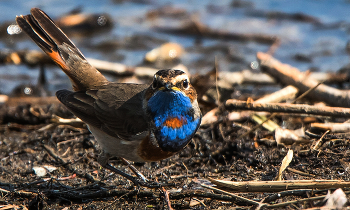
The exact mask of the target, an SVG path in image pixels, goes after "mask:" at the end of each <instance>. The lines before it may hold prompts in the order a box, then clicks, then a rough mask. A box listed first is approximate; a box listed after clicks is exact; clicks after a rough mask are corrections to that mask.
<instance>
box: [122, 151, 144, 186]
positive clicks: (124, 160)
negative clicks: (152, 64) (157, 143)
mask: <svg viewBox="0 0 350 210" xmlns="http://www.w3.org/2000/svg"><path fill="white" fill-rule="evenodd" d="M120 159H121V160H122V161H123V162H124V164H126V165H127V166H128V167H129V168H130V170H132V172H134V174H135V175H136V176H137V177H139V179H141V180H142V181H144V182H148V179H147V178H146V177H145V176H144V175H143V174H142V173H141V172H140V171H139V170H137V169H136V168H135V166H134V165H132V164H130V162H129V161H128V160H126V159H125V158H122V157H120Z"/></svg>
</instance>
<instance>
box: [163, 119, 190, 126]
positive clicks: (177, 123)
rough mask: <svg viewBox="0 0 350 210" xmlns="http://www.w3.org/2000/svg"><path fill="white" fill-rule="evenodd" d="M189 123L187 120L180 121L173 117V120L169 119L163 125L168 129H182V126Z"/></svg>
mask: <svg viewBox="0 0 350 210" xmlns="http://www.w3.org/2000/svg"><path fill="white" fill-rule="evenodd" d="M186 123H187V120H186V119H184V118H182V117H181V119H179V118H177V117H173V118H171V117H170V118H168V119H167V120H166V121H165V122H164V123H163V125H164V126H167V127H171V128H180V127H181V126H183V125H185V124H186Z"/></svg>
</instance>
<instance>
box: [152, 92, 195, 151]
mask: <svg viewBox="0 0 350 210" xmlns="http://www.w3.org/2000/svg"><path fill="white" fill-rule="evenodd" d="M147 111H148V112H149V113H150V114H151V117H152V118H153V122H154V125H155V127H156V128H155V130H154V134H155V137H156V139H157V141H158V144H159V146H160V148H162V149H163V150H164V151H170V152H176V151H179V150H180V149H182V148H183V147H184V146H186V144H187V143H188V142H189V140H191V138H192V136H193V135H194V134H195V132H196V130H197V128H198V126H199V124H200V118H198V119H195V118H194V110H193V108H192V104H191V101H190V99H189V98H188V97H187V96H185V95H184V94H183V93H181V92H180V91H158V92H157V93H155V94H154V95H153V96H152V97H151V98H150V99H149V101H148V106H147Z"/></svg>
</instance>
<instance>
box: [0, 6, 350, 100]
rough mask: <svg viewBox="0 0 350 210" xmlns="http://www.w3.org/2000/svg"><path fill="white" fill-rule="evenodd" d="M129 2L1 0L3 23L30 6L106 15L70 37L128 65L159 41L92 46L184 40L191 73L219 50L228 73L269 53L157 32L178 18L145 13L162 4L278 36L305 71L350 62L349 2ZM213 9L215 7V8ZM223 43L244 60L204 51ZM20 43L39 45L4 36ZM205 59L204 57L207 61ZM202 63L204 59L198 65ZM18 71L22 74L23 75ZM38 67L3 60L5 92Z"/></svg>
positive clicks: (87, 50) (15, 46) (0, 44)
mask: <svg viewBox="0 0 350 210" xmlns="http://www.w3.org/2000/svg"><path fill="white" fill-rule="evenodd" d="M140 2H141V0H139V1H132V0H129V1H127V0H125V1H122V0H120V1H118V0H114V1H112V0H90V1H82V0H78V1H68V0H60V1H57V0H34V1H27V0H16V1H14V0H2V1H0V9H1V14H0V24H1V23H3V22H5V21H14V19H15V17H16V15H20V14H28V13H29V10H30V8H31V7H39V8H41V9H43V10H44V11H45V12H46V13H48V14H49V15H50V16H51V17H53V18H55V17H59V16H61V15H63V14H66V13H68V12H69V11H71V10H73V9H75V8H78V7H81V8H82V11H83V12H85V13H107V14H109V15H110V16H111V17H112V18H113V22H114V23H115V25H114V27H113V29H112V30H111V31H108V32H106V33H105V34H103V35H101V34H98V35H96V36H93V37H91V36H90V37H72V40H73V42H75V43H76V45H77V46H78V47H79V48H80V49H81V51H82V52H83V53H84V55H85V56H86V57H93V58H98V59H104V60H109V61H115V57H116V56H115V55H114V54H118V55H122V59H119V60H118V62H122V63H124V64H127V65H131V66H134V65H139V64H140V63H141V62H142V60H143V56H144V54H145V53H146V52H147V51H149V50H151V49H152V48H155V47H157V46H158V45H157V44H155V43H154V44H153V45H151V46H148V48H147V49H144V48H140V49H133V50H131V49H117V50H116V52H115V53H112V54H111V53H110V52H109V53H106V52H103V51H96V50H95V49H93V48H92V47H91V44H96V43H100V42H102V41H111V40H118V41H123V40H124V39H127V38H128V37H132V36H133V35H147V36H151V37H156V38H158V39H162V40H166V41H171V42H177V43H181V44H182V45H183V46H184V47H185V49H186V51H187V53H186V54H185V55H184V56H183V58H182V63H183V64H184V65H185V66H188V67H189V68H190V71H191V72H193V73H195V72H200V73H201V72H206V71H208V70H210V69H211V68H212V65H213V62H214V57H215V56H217V57H218V60H219V64H220V69H221V70H223V71H240V70H243V69H247V68H249V64H250V62H252V61H254V60H255V54H256V52H258V51H267V50H268V48H269V46H268V45H266V44H260V43H255V42H245V43H242V42H237V41H222V40H215V39H204V40H203V41H202V44H201V46H198V45H196V44H195V39H194V37H191V36H176V35H172V34H166V33H159V32H156V31H154V30H153V29H152V26H155V25H164V24H165V25H167V24H170V25H172V24H176V21H174V22H172V21H170V22H169V19H166V20H164V19H157V20H154V21H150V20H147V19H146V18H145V15H146V13H147V12H148V11H150V10H152V9H155V8H159V7H161V6H164V5H173V6H174V7H177V8H184V9H186V10H187V11H188V12H189V13H191V16H192V17H193V18H195V19H197V20H200V21H201V22H202V23H203V24H205V25H207V26H209V27H211V28H215V29H220V30H227V31H231V32H239V33H261V34H271V35H277V36H278V37H280V38H281V40H282V43H281V45H280V46H279V48H278V49H277V51H276V52H275V54H274V56H275V57H276V58H278V59H279V60H281V61H282V62H285V63H288V64H290V65H293V66H295V67H297V68H299V69H300V70H302V71H305V70H307V69H310V68H316V69H318V70H320V71H333V72H335V71H337V70H339V69H340V68H341V67H343V66H345V65H346V64H348V63H349V56H348V54H347V53H346V49H345V46H346V44H347V42H348V40H349V31H350V24H349V23H350V15H349V11H350V3H349V1H346V0H334V1H331V0H294V1H290V0H289V1H287V0H251V1H243V2H245V3H248V5H246V6H244V7H240V8H234V7H232V6H230V5H231V3H232V0H224V1H218V2H216V1H209V0H179V1H170V0H169V1H165V0H164V1H156V0H148V1H145V2H146V3H140ZM212 8H214V9H212ZM254 11H279V12H286V13H304V14H307V15H311V16H314V17H316V18H318V19H319V20H320V22H322V23H324V24H325V25H327V26H328V25H332V24H336V23H341V24H338V25H337V26H335V27H328V28H318V27H316V26H315V25H314V24H312V23H306V22H298V21H293V20H276V19H267V18H265V17H261V16H255V15H254ZM216 45H224V46H227V48H228V49H229V51H230V52H233V53H234V55H238V56H240V57H242V61H241V62H237V61H236V60H232V59H231V60H230V59H228V58H227V55H225V53H223V52H220V51H218V50H215V49H213V50H205V49H207V48H210V47H213V46H216ZM21 49H38V47H37V46H36V45H35V44H34V43H33V42H31V41H29V40H28V39H20V40H18V39H13V40H12V39H11V38H8V37H6V38H0V50H1V51H12V50H21ZM296 54H303V55H307V56H309V57H311V59H312V61H311V62H301V61H297V60H295V59H294V55H296ZM202 60H205V61H207V62H202ZM199 64H200V65H199ZM48 69H49V70H50V71H48V74H47V76H48V80H49V82H50V83H52V84H53V85H52V86H51V87H49V89H50V90H52V91H55V89H56V88H57V85H59V84H62V83H63V84H67V86H68V85H69V82H68V80H67V79H66V77H65V76H64V75H63V74H62V73H61V72H60V71H58V70H57V69H58V68H55V67H51V68H48ZM18 75H21V77H18ZM37 76H38V69H35V68H34V69H30V70H28V67H26V66H22V65H19V66H15V65H7V66H0V93H5V94H9V93H10V92H11V90H12V89H13V88H14V87H15V86H17V85H19V84H23V83H26V84H28V83H32V84H35V83H36V81H37Z"/></svg>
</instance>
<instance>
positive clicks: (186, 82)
mask: <svg viewBox="0 0 350 210" xmlns="http://www.w3.org/2000/svg"><path fill="white" fill-rule="evenodd" d="M182 85H183V87H184V88H188V80H187V79H185V80H184V81H183V82H182Z"/></svg>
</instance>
